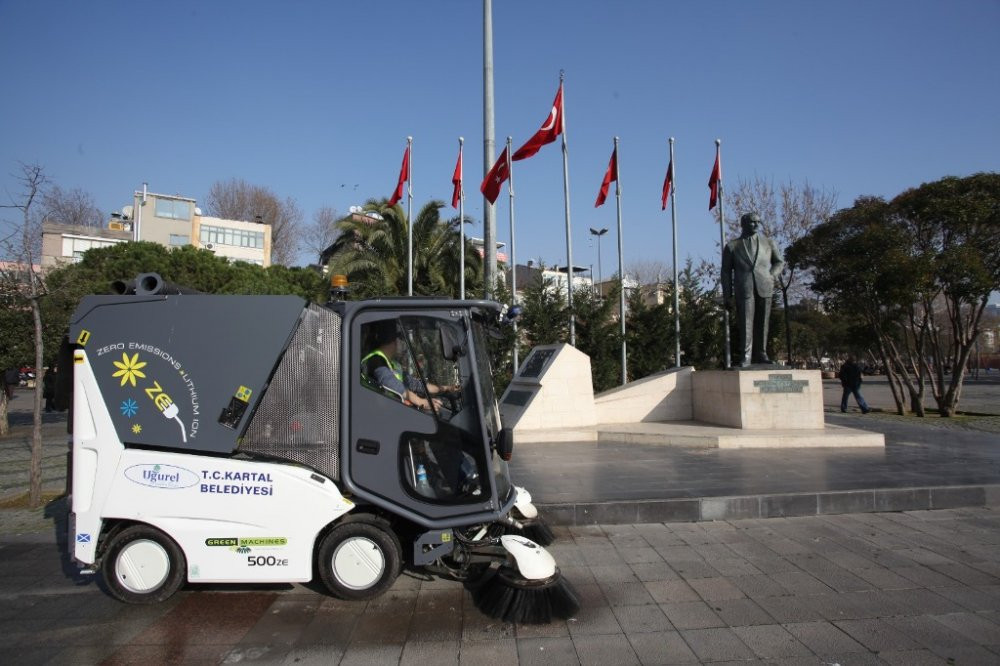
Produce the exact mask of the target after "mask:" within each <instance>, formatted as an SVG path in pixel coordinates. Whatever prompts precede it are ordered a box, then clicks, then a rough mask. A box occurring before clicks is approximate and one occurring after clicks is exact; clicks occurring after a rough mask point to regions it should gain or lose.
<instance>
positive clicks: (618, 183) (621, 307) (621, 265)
mask: <svg viewBox="0 0 1000 666" xmlns="http://www.w3.org/2000/svg"><path fill="white" fill-rule="evenodd" d="M621 164H622V156H621V154H620V153H619V152H618V137H615V201H616V203H617V204H618V283H619V289H618V312H619V316H618V321H619V323H620V326H621V329H620V332H621V335H622V386H624V385H625V383H626V382H627V381H628V366H627V356H626V353H625V253H624V250H623V248H624V241H623V240H622V179H621Z"/></svg>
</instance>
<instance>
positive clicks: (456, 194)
mask: <svg viewBox="0 0 1000 666" xmlns="http://www.w3.org/2000/svg"><path fill="white" fill-rule="evenodd" d="M451 184H452V185H454V187H455V189H454V190H452V192H451V207H452V208H458V200H459V199H461V198H462V149H461V148H459V149H458V162H456V163H455V173H454V174H452V176H451Z"/></svg>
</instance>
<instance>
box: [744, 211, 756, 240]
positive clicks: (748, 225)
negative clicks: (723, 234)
mask: <svg viewBox="0 0 1000 666" xmlns="http://www.w3.org/2000/svg"><path fill="white" fill-rule="evenodd" d="M740 228H742V229H743V235H744V236H751V235H753V234H755V233H757V229H759V228H760V215H758V214H757V213H747V214H746V215H744V216H743V217H741V218H740Z"/></svg>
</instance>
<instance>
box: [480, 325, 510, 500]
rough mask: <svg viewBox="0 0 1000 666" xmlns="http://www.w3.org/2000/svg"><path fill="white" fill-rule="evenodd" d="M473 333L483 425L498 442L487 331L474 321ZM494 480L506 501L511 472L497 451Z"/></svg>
mask: <svg viewBox="0 0 1000 666" xmlns="http://www.w3.org/2000/svg"><path fill="white" fill-rule="evenodd" d="M472 333H473V338H474V342H475V345H476V377H477V380H478V382H477V383H478V386H479V396H480V401H481V407H482V413H483V424H484V426H485V428H486V435H487V437H489V440H490V441H491V442H495V441H496V440H497V434H498V433H499V432H500V427H501V423H500V410H499V408H498V407H497V397H496V393H494V392H493V370H492V368H491V367H490V357H489V352H488V351H487V350H488V349H489V347H488V346H487V344H486V331H485V330H484V329H483V324H482V323H481V322H479V321H473V324H472ZM491 464H492V467H493V478H494V483H495V484H496V489H497V497H498V498H499V499H500V502H501V503H503V502H504V501H506V499H507V497H508V496H509V495H510V491H511V485H510V471H509V470H508V468H507V462H506V461H505V460H502V459H501V458H500V456H498V455H497V453H496V450H492V461H491Z"/></svg>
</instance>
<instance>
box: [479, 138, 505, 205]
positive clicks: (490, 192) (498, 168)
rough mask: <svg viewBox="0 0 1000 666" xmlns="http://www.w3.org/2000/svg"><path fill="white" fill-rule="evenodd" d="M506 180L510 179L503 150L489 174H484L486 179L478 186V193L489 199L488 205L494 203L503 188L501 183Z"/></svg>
mask: <svg viewBox="0 0 1000 666" xmlns="http://www.w3.org/2000/svg"><path fill="white" fill-rule="evenodd" d="M508 178H510V160H508V159H507V149H506V148H504V149H503V152H502V153H500V157H498V158H497V161H496V163H495V164H494V165H493V167H492V168H491V169H490V172H489V173H488V174H486V178H483V183H482V185H480V186H479V191H480V192H482V193H483V196H485V197H486V198H487V199H489V202H490V203H496V200H497V197H498V196H500V189H501V188H502V187H503V182H504V181H505V180H507V179H508Z"/></svg>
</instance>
